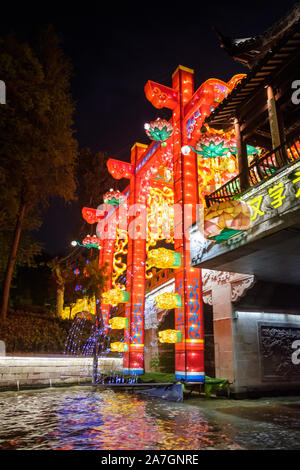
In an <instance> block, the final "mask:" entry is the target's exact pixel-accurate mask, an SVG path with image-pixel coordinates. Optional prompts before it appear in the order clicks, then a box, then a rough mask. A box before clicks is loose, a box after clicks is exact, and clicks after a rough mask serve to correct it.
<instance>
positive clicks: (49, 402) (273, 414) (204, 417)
mask: <svg viewBox="0 0 300 470" xmlns="http://www.w3.org/2000/svg"><path fill="white" fill-rule="evenodd" d="M0 449H26V450H29V449H74V450H80V449H95V450H96V449H97V450H100V449H102V450H140V449H142V450H149V449H153V450H205V449H207V450H210V449H226V450H227V449H232V450H235V449H238V450H240V449H293V450H295V449H300V397H285V398H264V399H255V400H239V401H238V400H228V399H223V398H217V399H216V398H211V399H205V398H197V399H195V398H192V399H188V400H186V401H184V403H168V402H165V401H162V400H160V399H155V398H148V397H147V398H146V397H143V396H140V395H136V394H133V395H132V394H129V393H125V392H122V393H120V392H114V391H111V390H105V391H93V390H92V389H91V388H89V387H83V386H81V387H80V386H78V387H71V388H62V389H61V388H59V389H58V388H49V389H43V390H38V391H20V392H3V393H1V394H0Z"/></svg>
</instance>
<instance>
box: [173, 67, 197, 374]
mask: <svg viewBox="0 0 300 470" xmlns="http://www.w3.org/2000/svg"><path fill="white" fill-rule="evenodd" d="M193 73H194V72H193V70H191V69H187V68H186V67H182V66H179V67H178V68H177V69H176V71H175V72H174V74H173V76H172V84H173V89H174V90H176V91H177V92H178V96H179V104H178V105H177V106H176V108H175V109H174V111H173V127H174V133H173V144H174V203H175V207H176V209H175V251H176V252H180V253H181V259H182V264H181V269H179V270H176V274H175V289H176V292H177V293H178V294H180V295H181V299H182V307H181V308H178V309H176V310H175V325H176V329H177V330H179V331H181V333H182V341H181V343H176V344H175V376H176V379H185V380H186V381H187V382H204V341H203V338H204V336H203V307H202V280H201V270H200V269H195V268H192V267H191V264H190V241H189V231H188V228H189V227H190V226H191V225H192V223H194V222H195V221H196V220H197V214H196V209H197V204H198V202H199V195H198V181H197V160H196V156H195V154H194V153H193V152H191V153H190V155H188V156H183V155H182V153H181V147H182V146H183V145H185V144H187V133H186V129H185V128H184V125H183V115H184V106H185V105H186V104H187V103H188V102H189V100H190V99H191V97H192V95H193V91H194V90H193V89H194V84H193Z"/></svg>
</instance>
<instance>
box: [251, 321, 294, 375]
mask: <svg viewBox="0 0 300 470" xmlns="http://www.w3.org/2000/svg"><path fill="white" fill-rule="evenodd" d="M258 326H259V341H260V353H261V372H262V379H263V380H265V381H272V380H278V379H283V380H284V381H287V380H289V381H291V380H297V381H300V365H299V364H298V363H297V364H296V363H293V354H295V347H294V346H295V344H296V343H300V327H299V326H298V327H297V326H296V325H295V326H291V324H289V325H288V324H281V325H279V324H259V325H258ZM294 362H295V361H294Z"/></svg>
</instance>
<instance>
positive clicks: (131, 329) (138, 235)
mask: <svg viewBox="0 0 300 470" xmlns="http://www.w3.org/2000/svg"><path fill="white" fill-rule="evenodd" d="M145 148H147V146H145V145H143V144H139V143H136V144H135V145H134V146H133V147H132V149H131V164H132V165H133V167H134V170H135V169H136V163H137V162H138V160H139V159H140V157H141V155H142V154H143V153H144V152H145ZM140 189H141V177H137V176H136V173H135V172H134V174H133V176H132V177H131V179H130V194H129V197H128V199H127V202H128V253H127V279H126V290H127V291H129V292H130V302H129V303H128V304H127V305H126V308H125V315H126V317H127V318H128V320H129V326H128V328H126V329H125V339H124V341H125V343H126V345H127V352H125V353H124V356H123V372H124V374H135V375H137V374H143V373H144V310H145V260H146V232H145V228H146V206H145V204H144V201H143V200H142V198H141V191H140Z"/></svg>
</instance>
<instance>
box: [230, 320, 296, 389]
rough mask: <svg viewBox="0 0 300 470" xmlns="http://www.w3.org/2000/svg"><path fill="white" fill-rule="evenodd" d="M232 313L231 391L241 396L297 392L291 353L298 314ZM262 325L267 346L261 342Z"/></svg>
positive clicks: (293, 351) (294, 365) (294, 352)
mask: <svg viewBox="0 0 300 470" xmlns="http://www.w3.org/2000/svg"><path fill="white" fill-rule="evenodd" d="M233 317H234V318H233V320H232V336H233V346H234V385H233V391H234V393H235V394H236V395H237V396H241V397H242V396H243V395H251V394H253V395H256V394H261V393H262V394H268V393H269V394H279V393H280V392H285V391H295V392H296V393H299V391H300V361H299V364H297V363H293V359H292V356H293V354H294V355H295V354H296V350H295V349H293V348H294V346H295V344H294V343H295V339H297V335H298V336H299V334H300V333H299V329H300V315H289V314H280V313H264V312H245V311H235V312H234V313H233ZM262 325H263V326H265V327H266V328H267V334H268V335H269V337H268V338H267V347H266V346H262V341H261V333H260V329H261V326H262ZM276 329H277V330H278V331H279V334H278V331H276ZM272 335H274V336H272ZM299 343H300V341H299ZM299 343H298V344H299Z"/></svg>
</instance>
